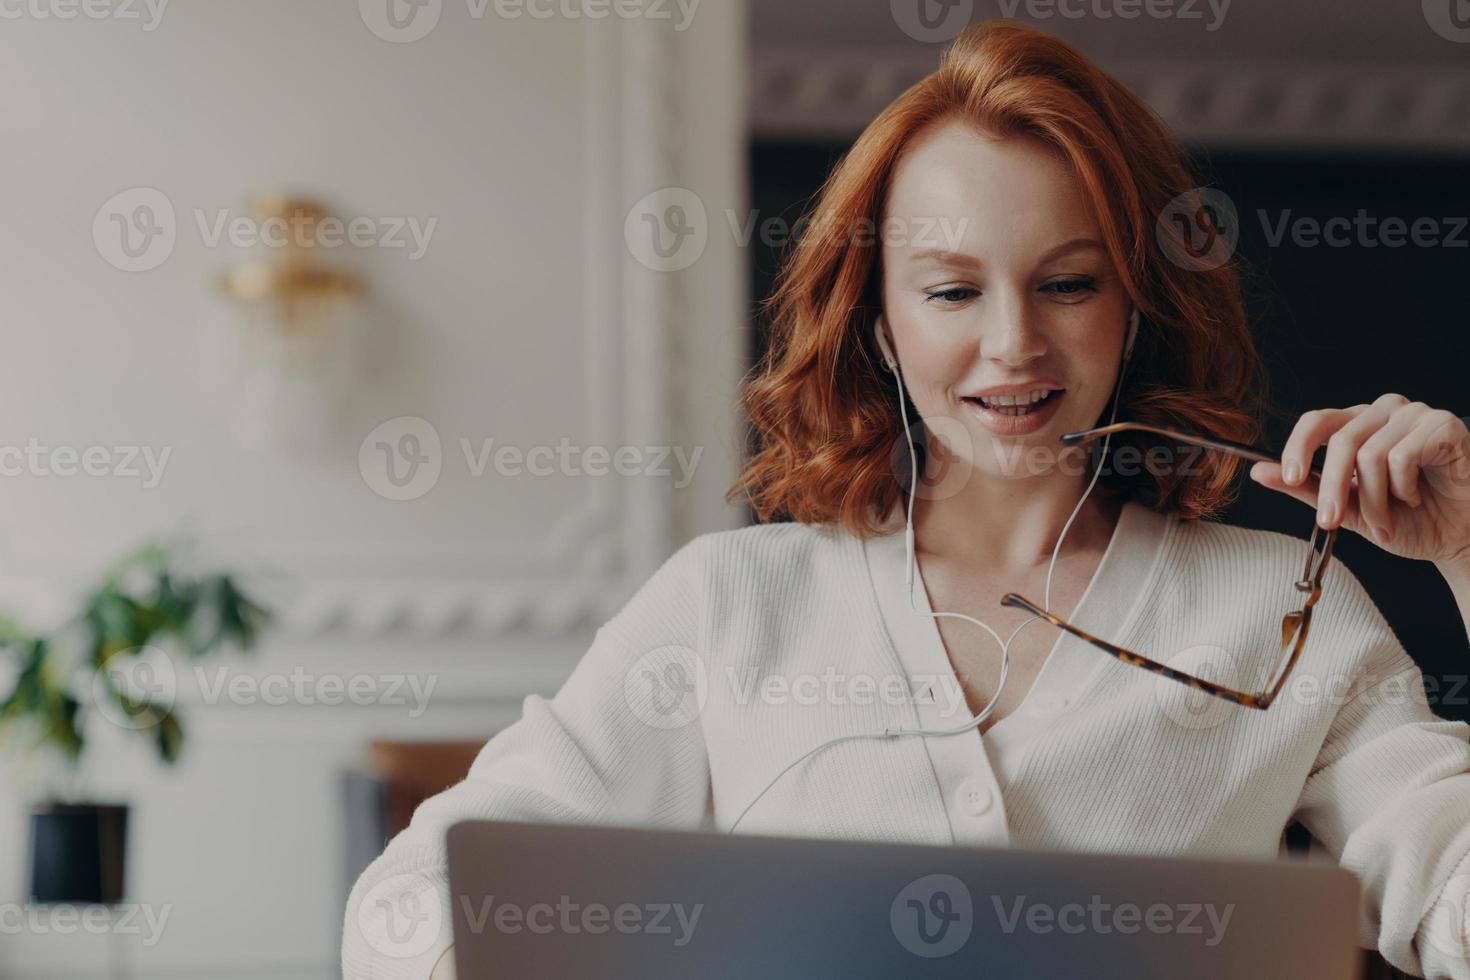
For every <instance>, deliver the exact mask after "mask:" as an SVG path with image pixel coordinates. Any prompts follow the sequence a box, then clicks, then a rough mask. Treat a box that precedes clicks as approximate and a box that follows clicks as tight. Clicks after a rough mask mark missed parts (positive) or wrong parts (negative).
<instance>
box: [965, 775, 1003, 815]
mask: <svg viewBox="0 0 1470 980" xmlns="http://www.w3.org/2000/svg"><path fill="white" fill-rule="evenodd" d="M994 798H995V794H994V793H992V792H991V791H990V787H989V786H987V785H985V783H984V782H982V781H981V780H979V779H973V778H971V779H966V780H965V781H964V782H962V783H960V785H959V790H958V800H959V806H960V809H961V810H964V811H965V812H966V813H968V814H969V815H970V816H972V817H978V816H980V815H981V814H982V813H984V812H985V811H986V810H989V809H990V804H991V803H992V802H993V801H994Z"/></svg>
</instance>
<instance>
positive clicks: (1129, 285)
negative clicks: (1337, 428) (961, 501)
mask: <svg viewBox="0 0 1470 980" xmlns="http://www.w3.org/2000/svg"><path fill="white" fill-rule="evenodd" d="M950 119H962V120H966V121H968V122H970V123H972V124H973V125H975V126H977V127H979V128H981V129H982V130H985V131H988V132H992V133H995V134H998V135H1001V136H1020V135H1029V136H1032V137H1036V138H1039V139H1041V140H1043V141H1045V142H1046V143H1047V144H1049V145H1050V146H1052V147H1053V148H1055V149H1056V150H1057V151H1058V152H1059V153H1060V154H1061V155H1062V156H1063V158H1064V159H1066V160H1067V161H1069V162H1070V164H1071V167H1072V169H1073V171H1074V172H1075V173H1076V174H1077V176H1078V177H1079V178H1080V180H1081V181H1082V184H1083V187H1084V189H1085V192H1086V193H1087V195H1088V197H1089V199H1090V200H1091V202H1092V204H1093V208H1094V213H1095V214H1096V216H1097V220H1098V222H1099V224H1100V226H1101V233H1102V240H1103V243H1104V245H1105V246H1106V248H1107V250H1108V253H1109V255H1110V256H1111V258H1112V261H1113V264H1114V266H1115V267H1116V268H1117V270H1118V274H1119V277H1120V280H1121V282H1122V285H1123V288H1124V290H1125V292H1126V293H1127V294H1128V295H1129V296H1130V297H1131V299H1132V300H1133V302H1134V304H1135V305H1136V306H1137V307H1138V309H1139V311H1140V315H1141V319H1142V322H1141V323H1140V327H1139V336H1138V340H1137V344H1136V346H1135V348H1134V353H1133V358H1132V360H1131V362H1130V363H1129V367H1128V372H1127V375H1126V381H1125V384H1124V387H1123V391H1122V393H1121V394H1120V404H1119V409H1118V418H1120V419H1130V420H1134V421H1139V422H1147V423H1151V424H1154V425H1161V426H1168V427H1171V428H1175V429H1182V430H1185V431H1191V432H1198V433H1204V434H1209V435H1214V436H1217V437H1221V438H1225V439H1231V440H1234V441H1237V442H1249V441H1252V440H1254V438H1255V437H1256V435H1257V432H1258V430H1259V406H1260V404H1261V389H1260V383H1261V380H1262V371H1261V369H1260V359H1259V356H1258V355H1257V353H1256V350H1255V346H1254V344H1253V342H1252V340H1251V336H1250V332H1249V330H1248V329H1247V327H1246V323H1245V312H1244V308H1243V306H1242V303H1241V298H1240V290H1239V283H1238V278H1237V273H1236V270H1235V268H1234V267H1233V264H1232V263H1226V264H1225V265H1222V266H1219V267H1218V268H1213V269H1204V270H1198V269H1194V268H1186V267H1184V266H1183V265H1180V264H1176V263H1175V262H1173V261H1171V260H1170V258H1169V256H1168V255H1167V254H1165V252H1164V250H1163V248H1162V247H1161V246H1160V244H1159V242H1158V240H1157V238H1156V236H1155V231H1154V229H1155V220H1156V218H1157V217H1158V216H1159V215H1160V214H1161V213H1163V211H1164V209H1165V208H1166V207H1167V206H1168V205H1169V204H1170V202H1171V201H1173V200H1174V199H1175V198H1177V197H1178V196H1179V195H1181V194H1185V193H1187V192H1189V191H1191V190H1192V189H1193V188H1194V187H1195V181H1194V180H1193V178H1192V176H1191V173H1190V170H1189V167H1188V166H1187V164H1186V157H1185V154H1184V151H1183V149H1182V147H1181V146H1180V144H1179V143H1178V141H1177V140H1176V139H1175V138H1174V136H1173V135H1172V134H1171V133H1170V132H1169V130H1168V128H1167V127H1166V126H1165V125H1164V123H1163V122H1162V121H1161V120H1160V119H1159V118H1158V117H1157V116H1156V115H1155V114H1154V113H1153V112H1152V111H1151V110H1150V109H1149V108H1148V107H1147V106H1146V105H1145V104H1144V103H1143V102H1142V101H1141V100H1140V99H1139V98H1138V97H1137V96H1135V95H1133V94H1132V93H1131V92H1129V91H1128V90H1127V89H1125V88H1124V87H1123V86H1122V85H1121V84H1119V83H1118V82H1117V81H1115V80H1114V79H1113V78H1111V77H1110V76H1108V75H1107V74H1105V73H1104V72H1103V71H1101V70H1100V69H1099V68H1098V67H1097V66H1096V65H1094V64H1092V62H1090V61H1088V60H1087V59H1086V58H1085V57H1083V56H1082V55H1081V54H1080V53H1079V52H1077V51H1076V50H1074V49H1073V48H1071V47H1070V46H1068V45H1067V44H1064V43H1063V42H1061V41H1059V40H1057V39H1056V38H1054V37H1051V36H1050V35H1048V34H1045V33H1043V32H1041V31H1038V30H1036V29H1035V28H1032V27H1029V26H1026V25H1023V24H1018V23H1014V22H1009V21H989V22H985V23H981V24H975V25H972V26H971V27H969V28H967V29H966V30H965V31H964V33H962V34H961V35H960V36H959V37H958V38H956V39H955V41H954V42H953V43H952V44H951V45H950V47H949V48H948V49H947V50H946V51H945V53H944V55H943V57H942V58H941V61H940V65H939V69H938V70H937V71H935V72H934V73H933V74H931V75H929V76H928V77H926V78H924V79H922V80H921V81H919V82H917V83H916V84H915V85H914V86H913V87H911V88H910V89H909V90H908V91H906V92H904V93H903V95H901V96H899V97H898V98H897V99H896V100H894V102H893V103H892V104H890V105H889V106H888V107H887V108H886V109H884V110H883V112H882V113H881V114H879V116H878V117H877V118H876V119H874V120H873V122H872V123H871V124H869V126H868V127H867V128H866V129H865V130H864V131H863V133H862V135H861V136H859V137H858V139H857V141H856V142H855V143H854V144H853V145H852V147H851V148H850V149H849V150H848V151H847V153H846V154H845V155H844V156H843V158H842V159H841V161H840V162H839V163H838V164H837V166H836V167H835V168H834V169H833V171H832V173H831V174H830V176H829V177H828V179H827V180H826V182H825V183H824V184H823V186H822V189H821V192H820V194H819V195H818V198H817V201H816V204H815V206H814V208H813V210H812V212H811V215H810V216H809V217H810V221H809V224H808V226H807V232H806V234H804V235H803V236H802V238H801V239H800V240H799V241H798V242H797V243H796V244H795V246H794V248H793V249H792V251H791V252H790V253H789V254H788V255H787V256H786V257H785V259H784V261H783V264H782V269H781V273H780V277H779V280H778V283H777V287H776V289H775V291H774V292H773V294H772V295H771V296H770V298H769V299H767V300H766V302H765V303H764V304H763V311H764V312H765V314H766V315H767V316H768V317H769V320H770V335H769V336H770V339H769V345H768V347H767V350H766V353H765V355H764V357H763V358H762V360H761V362H760V363H759V364H757V365H756V366H755V367H754V368H753V369H752V371H751V372H750V374H748V375H747V376H746V378H745V379H744V382H743V384H742V386H741V403H742V405H743V406H744V409H745V411H746V413H747V415H748V417H749V420H750V425H751V428H752V430H753V432H752V435H753V437H754V439H753V443H754V445H753V450H754V451H753V452H752V454H751V456H750V458H749V460H748V461H747V463H746V465H745V467H744V469H743V471H742V472H741V474H740V476H739V478H738V479H737V480H736V482H735V484H734V485H733V486H732V487H731V488H730V491H729V493H728V494H727V495H726V498H727V499H729V500H734V499H735V498H736V497H737V496H739V495H742V494H743V495H745V496H746V497H747V499H748V500H749V502H750V504H751V507H752V508H753V509H754V511H755V513H756V515H757V517H758V518H759V519H760V520H762V521H768V520H771V519H773V518H777V517H785V518H789V519H792V520H796V521H801V522H803V523H814V524H834V523H837V524H840V525H841V526H843V527H844V528H846V529H847V530H848V531H850V532H852V533H854V534H857V535H860V536H867V535H870V534H873V533H875V532H877V531H878V530H879V526H880V522H881V520H882V518H883V517H884V515H886V514H887V513H889V511H890V510H891V509H892V507H893V506H894V505H895V504H897V503H898V502H899V501H900V500H901V499H902V495H903V492H904V489H903V486H902V484H901V483H900V482H899V479H898V478H897V475H896V473H895V469H894V466H893V463H892V460H893V455H894V453H893V451H894V447H895V445H901V443H898V442H897V440H898V439H899V438H900V434H901V432H902V428H903V426H902V422H901V420H900V417H899V411H898V404H897V400H896V398H895V397H894V389H893V387H892V379H891V378H890V377H888V376H886V375H884V374H881V373H880V372H879V369H878V363H879V362H878V353H877V350H876V345H875V342H874V340H873V329H872V328H873V323H874V320H875V319H876V317H877V316H878V314H879V312H880V311H881V303H880V300H879V296H880V290H879V285H880V277H881V265H880V262H879V249H880V247H881V239H880V238H877V237H875V236H874V235H872V234H871V229H874V228H881V221H882V209H883V206H884V203H885V200H886V197H887V191H888V186H889V183H890V181H891V179H892V175H893V171H894V167H895V164H896V162H897V161H898V159H899V157H900V155H901V154H902V152H903V151H904V148H905V147H906V146H907V145H908V144H909V143H910V142H911V141H912V140H913V138H914V137H915V135H916V134H917V133H919V132H920V130H922V129H924V128H925V127H927V126H929V125H931V124H934V123H937V122H940V121H942V120H950ZM863 228H866V229H869V233H868V234H866V235H864V234H851V233H849V234H840V233H837V232H842V231H844V230H855V229H863ZM1175 254H1178V253H1175ZM910 404H911V403H910ZM914 417H915V418H918V416H917V415H915V416H914ZM1130 435H1131V434H1130ZM917 441H919V442H922V440H917ZM1129 442H1132V443H1134V444H1135V445H1137V446H1138V447H1139V448H1140V449H1144V448H1146V447H1148V446H1149V445H1150V444H1151V443H1150V440H1149V438H1148V437H1141V438H1138V439H1136V440H1135V439H1130V438H1127V437H1115V439H1114V452H1116V451H1117V449H1118V448H1119V447H1120V446H1121V445H1125V444H1128V443H1129ZM921 465H922V464H921ZM1237 468H1238V462H1237V461H1236V460H1235V459H1234V458H1232V457H1228V456H1225V455H1224V454H1220V453H1209V454H1206V455H1205V457H1203V458H1202V459H1200V461H1199V465H1198V466H1196V467H1192V468H1190V467H1185V468H1180V469H1179V470H1177V471H1172V470H1173V468H1169V469H1170V470H1171V471H1169V472H1162V473H1156V472H1154V471H1153V470H1152V469H1149V468H1139V470H1138V472H1137V473H1136V474H1134V475H1132V476H1130V477H1127V478H1124V477H1122V476H1120V475H1118V474H1116V473H1111V472H1110V473H1105V474H1104V476H1103V477H1102V478H1101V479H1100V481H1099V486H1100V487H1103V488H1106V489H1107V490H1109V491H1111V492H1113V493H1115V494H1118V495H1120V496H1123V497H1125V498H1127V499H1135V500H1139V501H1141V502H1142V503H1144V504H1146V505H1147V506H1150V507H1152V508H1154V509H1156V510H1161V511H1168V512H1172V513H1175V514H1178V515H1179V516H1180V517H1182V518H1185V519H1195V518H1200V517H1207V516H1211V515H1213V514H1215V513H1217V512H1218V511H1219V510H1220V509H1221V508H1222V507H1223V506H1224V505H1225V504H1226V503H1228V502H1229V500H1230V499H1231V497H1232V496H1233V493H1234V476H1235V474H1236V470H1237ZM1120 469H1121V468H1120ZM1156 469H1164V468H1162V467H1159V468H1156Z"/></svg>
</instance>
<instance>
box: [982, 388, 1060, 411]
mask: <svg viewBox="0 0 1470 980" xmlns="http://www.w3.org/2000/svg"><path fill="white" fill-rule="evenodd" d="M1049 394H1051V389H1050V388H1037V389H1036V390H1034V391H1028V392H1026V393H1024V394H1020V395H990V396H987V397H985V398H981V399H980V401H982V402H984V403H985V404H986V405H988V406H992V407H994V406H1006V405H1022V406H1027V405H1034V404H1035V403H1036V402H1039V401H1041V400H1042V399H1043V398H1045V397H1046V396H1047V395H1049Z"/></svg>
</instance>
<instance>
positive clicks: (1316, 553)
mask: <svg viewBox="0 0 1470 980" xmlns="http://www.w3.org/2000/svg"><path fill="white" fill-rule="evenodd" d="M1118 432H1148V433H1151V434H1153V435H1156V436H1161V437H1163V438H1165V439H1169V440H1172V441H1174V442H1178V443H1184V444H1186V445H1192V446H1201V447H1203V448H1205V449H1213V450H1216V451H1218V452H1222V453H1229V454H1230V455H1232V456H1240V457H1242V458H1244V459H1250V460H1258V461H1261V462H1266V463H1276V462H1280V460H1279V459H1278V458H1277V457H1275V456H1271V455H1269V454H1267V453H1265V452H1263V451H1262V450H1260V449H1257V448H1255V447H1254V446H1246V445H1242V444H1240V443H1237V442H1230V441H1228V440H1225V439H1215V438H1212V437H1208V436H1198V435H1190V434H1188V433H1183V432H1174V431H1173V430H1170V429H1164V428H1159V427H1157V426H1152V425H1144V424H1142V423H1139V422H1119V423H1116V424H1114V425H1105V426H1102V427H1101V428H1097V429H1088V430H1086V431H1085V432H1069V433H1067V434H1066V435H1064V436H1062V443H1063V444H1064V445H1068V446H1075V445H1081V444H1083V443H1086V442H1089V441H1090V440H1092V439H1096V438H1098V437H1100V436H1111V435H1113V434H1115V433H1118ZM1311 473H1312V475H1314V476H1321V475H1322V474H1321V472H1320V471H1318V470H1316V469H1312V470H1311ZM1336 540H1337V530H1336V529H1333V530H1331V531H1323V530H1322V529H1321V528H1319V527H1318V526H1317V522H1316V521H1315V520H1314V521H1313V522H1312V538H1311V541H1310V542H1309V544H1308V552H1307V561H1306V565H1305V567H1304V568H1303V569H1302V574H1301V577H1300V578H1298V579H1297V580H1296V582H1295V583H1294V588H1295V589H1296V591H1297V592H1298V593H1301V594H1302V595H1304V596H1305V598H1304V599H1302V601H1301V607H1300V608H1298V609H1295V610H1293V611H1292V612H1288V613H1287V614H1286V615H1285V616H1284V617H1283V618H1282V620H1281V649H1280V650H1278V651H1276V654H1275V660H1274V663H1273V664H1272V665H1271V668H1270V670H1269V671H1267V672H1266V674H1265V677H1266V681H1265V683H1264V685H1263V686H1262V688H1261V690H1260V691H1258V692H1255V693H1248V692H1246V691H1237V690H1235V689H1234V688H1230V687H1226V686H1224V685H1223V684H1217V683H1215V682H1214V681H1209V680H1205V679H1204V678H1203V677H1195V676H1194V675H1193V674H1187V673H1184V672H1183V671H1179V670H1175V669H1174V668H1173V667H1168V666H1166V665H1164V664H1161V663H1159V662H1158V661H1157V660H1151V659H1149V658H1148V657H1145V656H1144V655H1143V654H1141V653H1135V652H1134V651H1132V650H1127V649H1124V648H1123V647H1120V646H1115V645H1113V644H1111V643H1109V642H1107V641H1106V640H1100V639H1098V638H1097V637H1095V636H1093V635H1091V634H1090V633H1088V632H1087V631H1085V630H1081V629H1078V628H1077V627H1075V626H1073V625H1072V624H1071V623H1069V622H1067V621H1066V620H1064V619H1062V618H1061V617H1059V616H1056V615H1053V614H1052V613H1051V612H1050V611H1048V610H1046V609H1043V608H1042V607H1041V606H1038V605H1037V604H1036V603H1034V602H1032V601H1031V600H1030V599H1027V598H1025V597H1024V596H1019V595H1017V594H1016V593H1014V592H1011V593H1007V594H1006V596H1005V598H1003V599H1001V601H1000V602H1001V605H1003V606H1014V607H1017V608H1020V609H1025V610H1027V611H1029V612H1031V613H1032V614H1034V615H1036V616H1040V617H1041V618H1042V619H1044V620H1046V621H1047V622H1049V623H1051V624H1052V625H1053V626H1056V627H1058V628H1059V629H1063V630H1066V631H1067V632H1068V633H1071V634H1072V635H1073V636H1075V637H1077V638H1079V639H1082V640H1086V641H1087V642H1088V643H1091V644H1092V645H1093V646H1095V647H1097V648H1098V649H1099V650H1102V651H1104V652H1106V653H1109V654H1111V655H1112V656H1114V657H1117V658H1118V659H1119V660H1121V661H1123V662H1124V663H1125V664H1131V665H1133V666H1134V667H1142V668H1143V669H1144V670H1147V671H1149V672H1151V673H1154V674H1158V675H1159V676H1160V677H1167V678H1168V679H1169V680H1172V681H1178V682H1179V683H1181V684H1184V685H1187V686H1188V687H1192V688H1194V689H1195V690H1197V691H1203V692H1204V693H1206V694H1209V695H1212V696H1214V697H1217V698H1223V699H1224V700H1226V701H1234V702H1235V703H1236V704H1241V705H1244V706H1246V707H1247V708H1259V709H1261V710H1263V711H1264V710H1265V709H1266V708H1269V707H1270V706H1271V702H1272V701H1274V700H1275V699H1276V695H1277V694H1278V693H1280V691H1281V688H1282V686H1283V685H1285V684H1286V678H1287V677H1288V676H1289V675H1290V674H1291V671H1292V668H1294V667H1295V666H1296V663H1297V660H1298V659H1299V658H1300V657H1301V653H1302V648H1303V647H1304V646H1305V645H1306V642H1307V633H1308V632H1310V630H1311V628H1312V607H1313V606H1315V605H1316V604H1317V600H1318V599H1320V598H1321V597H1322V576H1323V573H1324V572H1326V570H1327V564H1328V562H1330V561H1331V560H1332V546H1333V543H1334V542H1335V541H1336ZM1296 601H1297V600H1296V598H1295V597H1293V598H1292V600H1291V603H1290V604H1291V605H1295V604H1296Z"/></svg>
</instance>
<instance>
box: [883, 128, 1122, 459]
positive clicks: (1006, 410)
mask: <svg viewBox="0 0 1470 980" xmlns="http://www.w3.org/2000/svg"><path fill="white" fill-rule="evenodd" d="M881 230H882V233H883V241H882V256H883V310H884V315H885V318H886V320H887V323H888V327H889V336H890V338H891V339H892V341H893V343H894V349H895V353H896V354H897V356H898V362H899V368H900V370H901V371H902V373H903V381H904V385H905V387H906V388H907V389H908V392H909V396H910V397H911V398H912V399H913V403H914V405H915V406H916V407H917V408H918V411H919V414H920V415H922V416H923V417H924V419H925V420H926V427H927V428H929V429H930V431H931V432H932V433H934V434H935V435H937V436H939V438H940V439H941V440H942V442H943V443H944V444H945V446H946V447H947V448H948V450H949V452H950V453H952V454H953V455H954V456H955V457H957V461H958V462H959V463H960V464H962V465H964V464H968V465H969V466H973V467H974V468H975V469H977V470H979V471H980V472H983V473H989V474H992V475H995V476H1008V477H1019V476H1028V475H1032V476H1034V475H1040V474H1043V473H1050V472H1054V471H1055V469H1056V463H1057V460H1058V459H1059V458H1060V457H1059V456H1058V453H1059V451H1060V450H1061V446H1060V443H1059V442H1058V441H1057V440H1058V436H1060V435H1061V434H1062V433H1064V432H1075V431H1077V430H1079V429H1087V428H1091V427H1092V426H1094V425H1096V424H1098V420H1099V418H1100V417H1103V416H1104V413H1105V411H1106V410H1107V408H1108V406H1109V402H1110V399H1111V395H1112V389H1113V384H1114V382H1115V380H1116V379H1117V372H1118V366H1119V360H1120V358H1121V356H1122V345H1123V338H1124V335H1125V333H1126V328H1127V319H1128V314H1129V310H1130V309H1131V305H1130V302H1129V300H1128V298H1127V296H1126V295H1125V294H1124V292H1123V290H1122V287H1121V285H1120V283H1119V281H1118V278H1117V274H1116V272H1115V271H1114V268H1113V264H1112V262H1111V260H1110V259H1109V258H1108V254H1107V252H1106V251H1105V250H1104V248H1103V245H1102V236H1101V234H1100V233H1099V231H1098V226H1097V222H1096V221H1095V220H1094V218H1093V214H1092V209H1091V206H1090V205H1089V203H1088V201H1087V198H1086V195H1085V193H1084V191H1083V188H1082V184H1081V182H1080V181H1079V180H1078V179H1077V178H1076V177H1075V176H1074V175H1073V174H1072V172H1071V171H1070V169H1069V168H1068V166H1067V165H1066V163H1065V161H1064V160H1063V159H1062V158H1061V157H1060V156H1059V155H1057V154H1056V153H1055V151H1053V150H1051V149H1050V148H1049V147H1047V146H1046V145H1045V144H1043V143H1042V142H1040V141H1039V140H1036V139H1034V138H1031V137H1018V138H1010V139H999V138H995V137H992V136H988V135H985V134H982V133H980V132H978V131H976V130H975V129H974V128H973V127H971V126H968V125H966V124H964V123H961V122H957V121H956V122H950V123H942V124H940V125H938V126H936V127H934V128H932V129H930V130H929V131H927V132H925V133H924V134H922V135H921V136H920V138H919V139H918V140H917V141H915V142H914V143H913V144H911V145H910V147H909V148H908V150H907V151H906V152H905V154H904V156H903V157H902V158H901V160H900V161H899V164H898V167H897V169H896V171H895V173H894V178H893V183H892V187H891V189H890V192H889V197H888V201H887V207H886V210H885V212H884V223H883V225H882V229H881ZM1104 421H1106V419H1104ZM1067 458H1068V459H1069V460H1070V461H1073V462H1075V461H1076V460H1077V459H1078V457H1077V455H1076V451H1075V450H1074V451H1072V454H1070V455H1069V456H1068V457H1067ZM1069 471H1070V472H1072V473H1073V474H1074V475H1075V474H1077V473H1080V472H1081V470H1080V468H1071V469H1070V470H1069Z"/></svg>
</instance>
